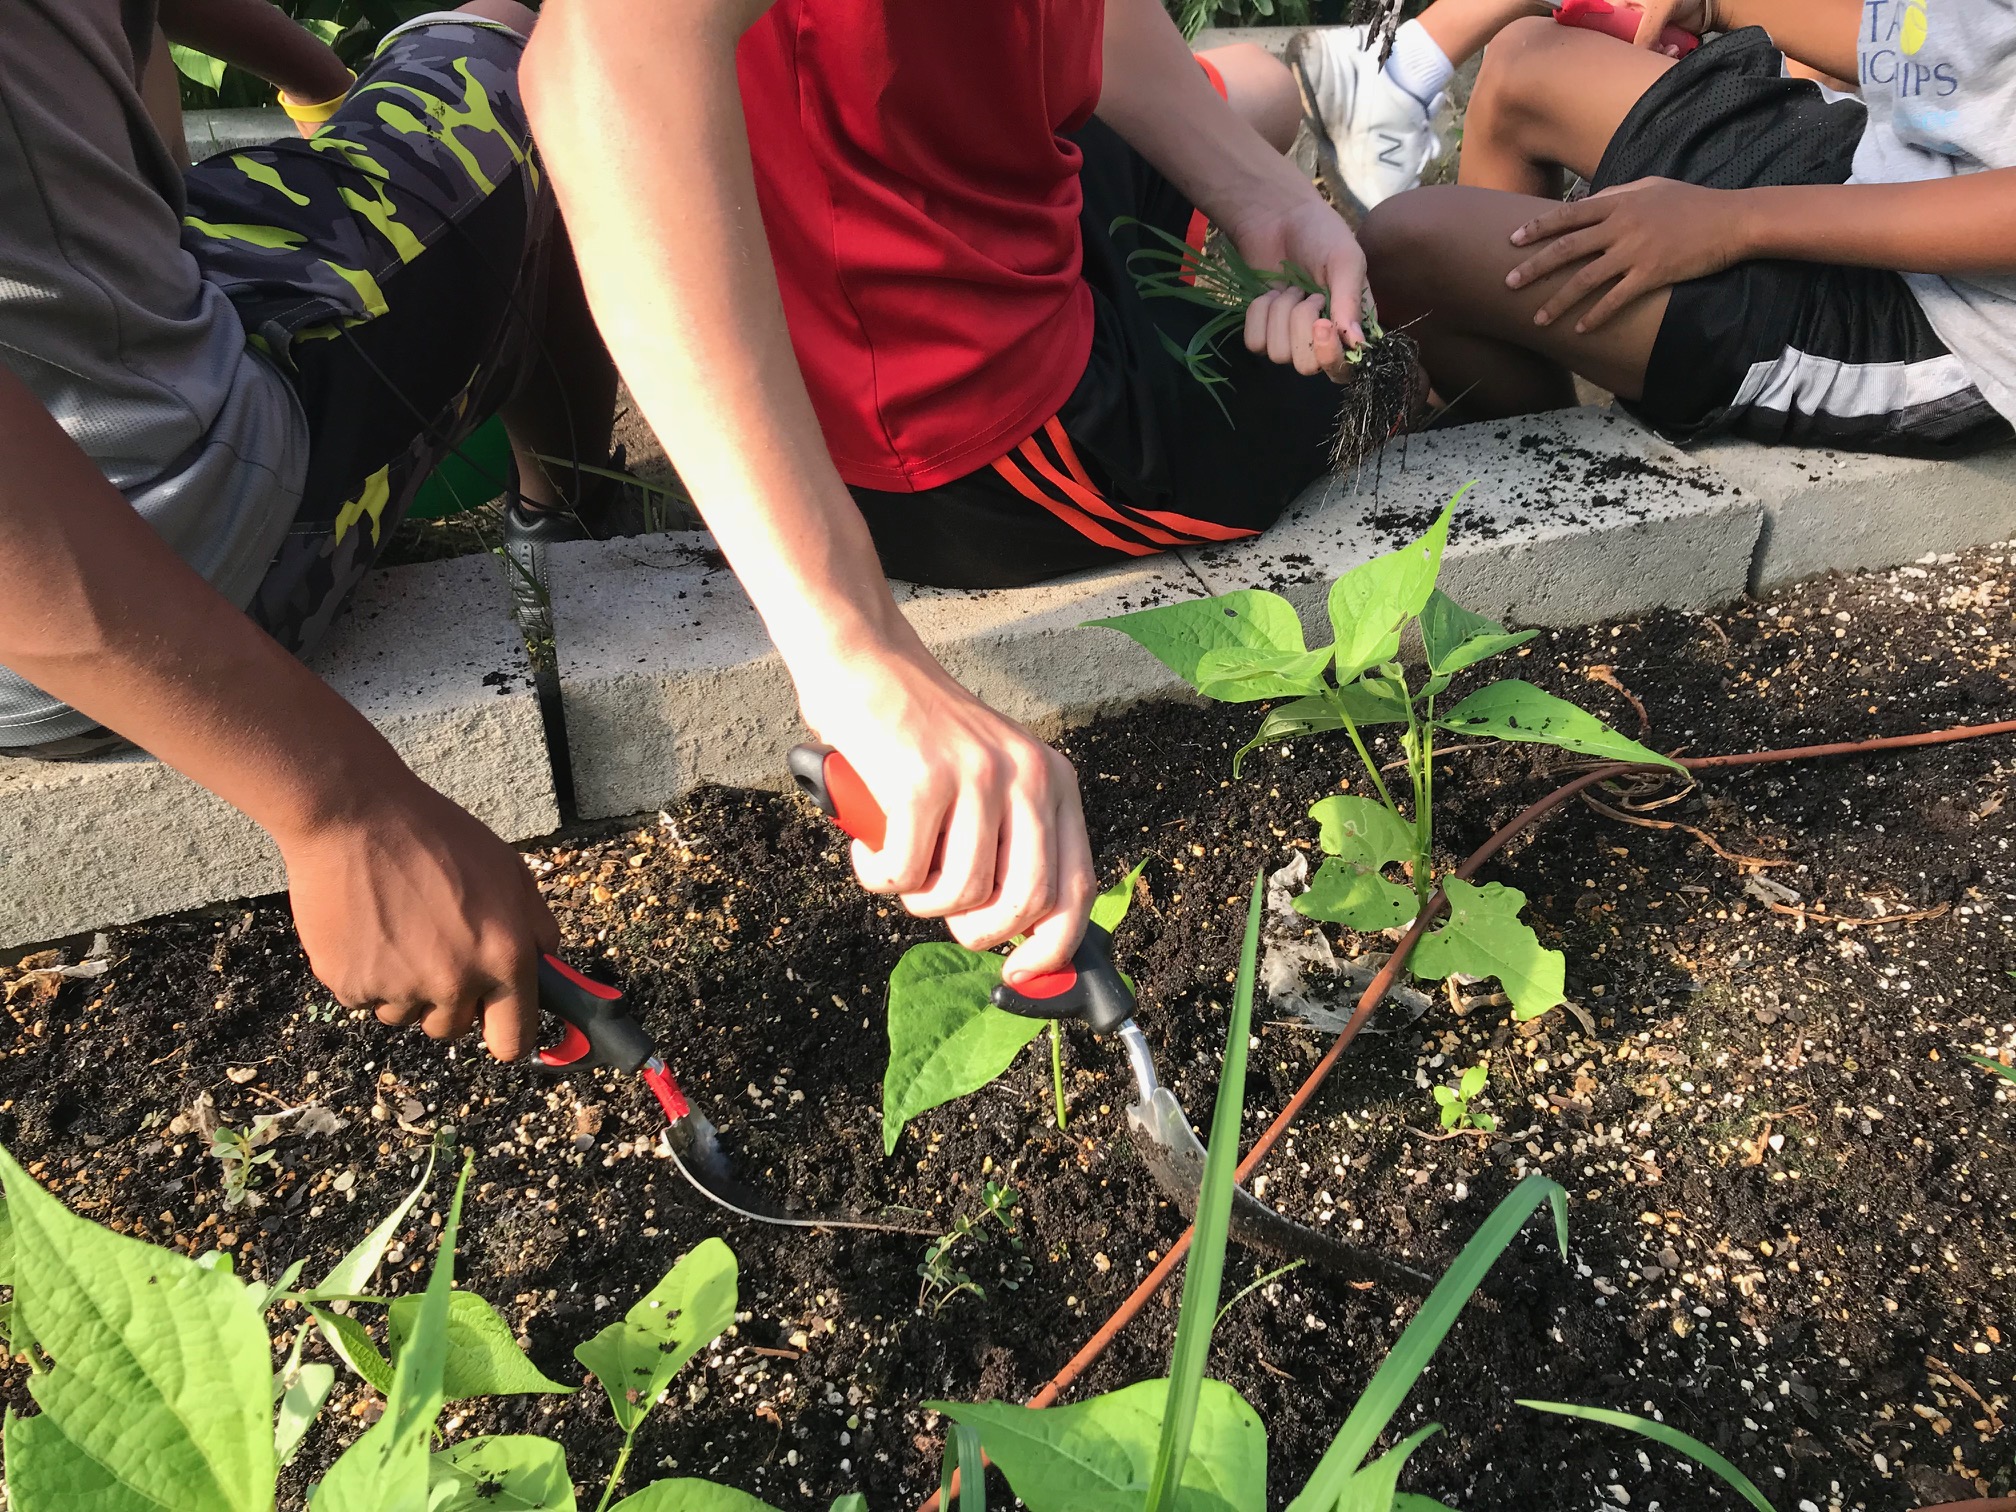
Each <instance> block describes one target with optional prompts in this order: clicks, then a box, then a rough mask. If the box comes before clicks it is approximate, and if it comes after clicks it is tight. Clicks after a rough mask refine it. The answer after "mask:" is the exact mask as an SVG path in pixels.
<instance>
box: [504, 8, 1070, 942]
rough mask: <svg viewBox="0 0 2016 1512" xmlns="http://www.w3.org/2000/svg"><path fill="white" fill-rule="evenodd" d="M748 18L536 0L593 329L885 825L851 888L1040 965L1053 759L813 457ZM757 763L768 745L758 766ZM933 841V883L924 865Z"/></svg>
mask: <svg viewBox="0 0 2016 1512" xmlns="http://www.w3.org/2000/svg"><path fill="white" fill-rule="evenodd" d="M765 9H767V0H678V3H668V0H593V3H586V0H550V3H549V4H548V5H547V6H546V8H545V10H544V12H543V14H542V16H541V18H540V22H539V27H538V29H537V31H535V32H534V33H533V40H532V44H531V46H530V48H529V49H528V51H527V54H526V59H525V64H524V73H523V78H524V81H525V92H526V100H527V105H528V107H529V109H530V112H531V117H532V123H533V127H534V130H535V131H536V132H537V134H538V136H539V141H540V146H541V149H542V151H543V152H544V154H545V157H546V162H547V164H548V167H549V168H550V170H551V172H552V175H553V183H554V188H555V191H556V193H557V194H558V195H559V198H560V203H561V208H562V210H563V211H564V213H565V215H566V218H567V223H568V226H569V229H570V230H571V232H572V236H573V242H574V246H575V248H576V254H577V257H578V259H579V261H580V264H581V273H582V280H583V283H584V285H585V287H586V289H587V292H588V301H589V305H590V307H591V308H592V309H593V311H594V312H595V315H596V318H597V320H598V322H599V323H600V325H601V329H602V332H603V335H604V337H605V338H606V339H607V341H608V343H609V348H610V351H611V353H612V355H614V357H615V359H616V364H617V367H618V368H619V369H620V370H621V371H622V373H623V376H624V379H625V380H626V381H627V382H628V384H629V386H630V391H631V393H632V394H633V395H635V396H636V399H637V403H638V405H639V407H640V408H641V409H642V410H643V412H644V414H645V416H646V418H647V419H649V421H650V422H651V425H652V427H653V429H654V430H656V431H657V433H658V436H659V438H660V439H661V440H662V441H663V442H664V445H665V449H666V452H667V453H668V454H669V456H670V457H671V460H672V462H673V465H674V466H675V467H677V468H678V470H679V475H680V477H681V479H682V480H683V481H684V482H685V484H686V485H687V487H688V488H689V489H690V490H691V492H692V495H693V498H694V500H695V502H696V503H697V504H698V505H699V506H700V510H701V513H702V514H703V515H704V516H705V517H706V520H707V523H708V526H709V527H710V528H711V529H712V530H713V532H714V534H715V537H716V539H718V540H719V541H720V543H721V547H722V550H723V551H724V552H726V554H727V556H728V559H729V561H730V562H732V563H733V564H734V566H735V569H736V573H737V575H738V576H739V577H740V579H741V581H742V584H743V587H744V588H745V589H746V590H747V592H748V594H749V596H750V598H751V599H752V600H753V601H754V603H755V605H756V608H757V610H758V611H759V612H760V613H761V614H762V616H763V620H764V623H765V625H767V626H768V628H769V631H770V635H771V638H772V639H773V640H774V641H775V642H776V644H777V647H778V649H779V651H781V652H782V653H783V656H784V659H785V662H786V664H787V665H788V666H789V668H790V670H791V673H792V676H793V678H794V680H795V682H796V685H797V689H798V697H799V704H800V707H801V709H802V710H803V711H804V714H805V718H806V721H807V723H809V724H810V725H811V726H812V728H813V729H815V730H817V731H818V732H819V733H820V734H821V736H822V737H823V738H824V739H826V740H828V741H829V742H831V743H832V744H833V745H835V746H837V747H838V748H840V749H841V750H842V751H844V752H845V753H846V754H847V756H848V758H849V759H850V760H851V761H852V762H853V764H854V765H855V767H856V768H858V769H859V770H860V772H861V774H862V776H863V777H864V779H865V780H866V781H867V783H868V785H869V787H870V789H871V790H872V791H873V792H874V793H875V795H876V797H877V798H878V800H880V802H881V804H882V807H883V808H884V810H885V811H886V812H887V813H888V815H889V821H890V823H889V833H888V839H887V841H886V842H885V844H884V846H883V849H882V851H881V852H879V853H874V854H871V853H868V852H865V851H862V850H860V849H859V848H858V847H857V848H856V855H855V865H856V869H857V871H858V872H859V873H860V875H861V877H862V880H863V881H864V882H865V883H866V884H867V885H869V886H870V887H873V888H875V889H876V890H878V891H883V892H894V893H898V894H900V895H902V897H903V900H904V902H905V904H906V906H908V907H909V908H910V909H911V910H912V912H915V913H918V914H921V915H924V916H927V917H944V918H947V919H948V920H949V921H950V922H951V924H952V926H953V929H954V932H955V934H957V935H958V936H959V937H960V938H961V939H963V940H965V941H966V943H968V944H969V945H974V946H984V945H989V944H994V943H998V942H999V941H1001V940H1005V939H1007V938H1009V937H1011V936H1012V935H1014V934H1017V933H1022V932H1025V931H1026V932H1028V933H1029V934H1030V939H1029V942H1028V943H1027V944H1025V945H1024V946H1022V947H1021V948H1020V950H1018V952H1017V956H1016V962H1015V965H1016V969H1017V970H1018V971H1034V970H1042V969H1045V968H1047V967H1048V966H1050V965H1052V964H1058V963H1061V962H1062V961H1063V960H1064V959H1065V958H1067V957H1068V956H1069V955H1070V953H1071V951H1072V949H1073V948H1074V947H1075V946H1076V944H1077V940H1078V937H1079V934H1080V932H1081V931H1082V928H1083V924H1084V920H1085V917H1086V912H1087V910H1088V909H1089V907H1090V904H1091V891H1092V883H1091V863H1090V855H1089V849H1088V847H1087V844H1086V841H1085V836H1084V821H1083V819H1082V817H1081V816H1080V813H1079V808H1078V797H1077V790H1076V786H1075V782H1074V781H1073V779H1072V776H1071V773H1070V768H1069V765H1068V763H1065V762H1064V761H1063V758H1061V757H1059V756H1057V755H1056V753H1055V752H1053V751H1050V750H1049V749H1048V748H1046V747H1044V746H1043V745H1041V744H1040V743H1038V742H1037V741H1035V740H1034V739H1032V738H1031V737H1030V736H1029V735H1028V734H1027V732H1025V731H1023V730H1021V729H1020V728H1019V727H1018V726H1016V725H1014V724H1013V723H1011V722H1010V721H1008V720H1006V719H1003V718H1002V717H1001V716H999V715H997V714H995V713H994V712H993V711H992V710H990V709H988V708H986V707H985V706H984V705H982V704H981V703H980V702H979V701H978V700H976V699H974V698H973V697H972V696H971V695H970V694H968V693H967V692H966V691H965V690H964V689H962V688H960V687H959V686H958V684H957V683H955V682H954V681H953V680H952V678H951V677H950V675H949V674H947V673H946V672H945V670H944V669H943V668H942V667H940V666H939V665H938V663H937V662H936V661H935V660H934V659H933V658H932V656H931V654H930V653H929V651H927V650H926V649H925V647H924V645H923V643H922V642H921V641H920V640H919V639H918V638H917V635H916V633H915V631H913V630H912V629H911V627H910V625H909V623H908V622H907V621H906V620H905V619H904V618H903V616H902V615H901V614H900V613H899V612H898V611H897V609H896V605H895V602H894V600H893V599H892V598H891V596H890V593H889V588H888V585H887V583H886V582H885V581H884V579H883V576H882V569H881V565H880V563H879V561H878V560H877V558H876V555H875V549H874V544H873V542H872V541H871V539H870V537H869V534H868V528H867V525H866V523H865V522H864V521H863V520H862V518H861V514H860V511H859V510H858V509H857V508H856V507H855V505H854V501H853V499H852V497H851V496H850V495H849V494H848V492H847V490H846V487H845V485H844V484H843V483H842V482H841V479H840V476H839V474H838V473H837V472H836V471H835V469H834V466H833V463H832V461H831V459H830V458H829V456H828V455H827V451H826V445H825V439H824V437H823V435H822V433H821V431H820V428H819V423H818V421H817V419H816V417H815V416H814V413H813V410H812V403H811V399H810V396H809V395H808V393H807V391H806V388H805V382H804V378H803V376H802V375H801V373H800V372H799V369H798V363H797V359H796V356H795V354H794V353H793V351H792V348H791V341H790V336H789V333H788V331H787V328H786V325H785V319H784V310H783V305H782V302H781V299H780V297H779V294H778V289H777V279H776V273H775V270H774V268H773V266H772V264H771V261H770V257H769V249H768V243H767V240H766V238H765V234H764V230H763V224H762V218H761V215H760V213H759V212H758V209H757V204H756V186H755V177H754V171H753V168H752V166H751V160H750V151H749V138H748V130H747V127H746V125H745V123H744V121H743V117H742V104H741V96H740V91H739V88H738V85H737V81H736V74H735V46H736V42H737V40H738V39H739V38H740V36H741V34H742V32H743V31H744V30H745V29H746V28H747V27H749V26H750V25H751V24H753V23H754V22H755V21H756V19H757V18H758V17H759V16H761V15H762V13H763V12H764V10H765ZM778 757H779V760H780V762H781V760H782V757H783V753H782V752H779V753H778ZM941 832H942V834H943V836H944V855H943V865H942V867H939V868H937V869H935V870H934V868H933V853H934V850H935V849H936V848H937V843H938V840H939V836H940V834H941Z"/></svg>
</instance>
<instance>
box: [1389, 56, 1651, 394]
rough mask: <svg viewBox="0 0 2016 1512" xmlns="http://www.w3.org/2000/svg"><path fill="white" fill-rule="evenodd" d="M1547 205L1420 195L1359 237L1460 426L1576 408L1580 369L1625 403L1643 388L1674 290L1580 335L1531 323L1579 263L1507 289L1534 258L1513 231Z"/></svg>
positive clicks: (1408, 197) (1400, 198)
mask: <svg viewBox="0 0 2016 1512" xmlns="http://www.w3.org/2000/svg"><path fill="white" fill-rule="evenodd" d="M1618 45H1620V46H1621V44H1618ZM1547 203H1548V202H1547V201H1546V200H1544V199H1535V198H1530V197H1527V196H1524V195H1515V194H1507V193H1503V192H1501V191H1498V190H1491V189H1477V188H1466V187H1458V186H1455V185H1443V186H1439V187H1435V188H1428V189H1416V190H1413V191H1411V192H1410V193H1407V194H1402V195H1397V196H1395V197H1394V198H1392V199H1390V200H1388V201H1386V203H1384V204H1383V205H1380V206H1379V207H1378V208H1377V209H1375V210H1374V211H1373V212H1372V214H1371V215H1370V216H1369V217H1368V218H1367V220H1366V222H1365V225H1364V227H1363V228H1362V229H1361V231H1360V232H1359V238H1358V239H1359V241H1360V242H1361V243H1362V244H1363V246H1364V248H1365V255H1366V258H1367V260H1368V261H1369V263H1370V265H1371V281H1372V289H1373V292H1374V294H1375V295H1377V297H1378V300H1379V318H1380V319H1381V321H1383V322H1384V323H1385V324H1386V325H1387V326H1388V327H1389V328H1391V327H1396V326H1404V327H1406V329H1407V330H1408V331H1409V333H1410V334H1412V335H1413V337H1414V338H1415V339H1416V340H1417V341H1419V342H1420V343H1421V362H1422V365H1423V366H1424V367H1426V368H1427V370H1428V376H1429V378H1430V380H1431V381H1432V382H1433V383H1434V385H1435V389H1436V391H1437V392H1438V393H1440V394H1441V395H1442V396H1443V397H1444V398H1445V399H1446V400H1447V401H1448V402H1449V405H1450V408H1451V409H1452V410H1453V411H1454V412H1455V413H1456V415H1457V416H1459V417H1460V418H1463V419H1470V420H1488V419H1494V418H1497V417H1499V416H1502V415H1524V414H1532V413H1534V412H1536V411H1539V410H1547V409H1561V408H1565V407H1567V406H1569V405H1572V404H1573V403H1574V402H1575V387H1574V384H1573V382H1572V381H1571V380H1570V377H1569V375H1570V373H1571V372H1575V373H1581V374H1583V375H1584V376H1585V377H1588V378H1590V379H1592V380H1594V381H1595V382H1597V383H1600V384H1601V385H1602V386H1603V387H1605V388H1607V389H1609V390H1610V391H1611V392H1612V393H1615V394H1618V395H1621V396H1622V397H1624V398H1626V399H1636V398H1638V397H1639V396H1640V395H1642V394H1643V393H1644V391H1645V365H1646V362H1647V360H1648V359H1649V358H1650V357H1651V354H1652V342H1653V340H1654V338H1656V337H1657V336H1658V334H1659V323H1660V321H1661V320H1663V319H1664V318H1665V314H1666V303H1667V291H1666V290H1664V289H1662V290H1660V291H1659V292H1658V293H1656V294H1648V295H1646V296H1645V297H1644V298H1643V299H1640V300H1638V301H1636V302H1635V303H1633V304H1632V305H1630V306H1629V307H1628V308H1626V309H1625V310H1624V311H1623V312H1622V313H1620V314H1619V315H1617V316H1616V317H1614V318H1613V319H1612V320H1611V321H1610V322H1609V323H1608V324H1607V325H1605V326H1603V327H1602V328H1600V329H1599V330H1595V331H1591V332H1589V333H1588V334H1586V335H1577V334H1576V332H1575V323H1574V321H1573V320H1572V319H1569V318H1565V317H1564V318H1563V319H1560V320H1557V321H1555V322H1553V323H1552V324H1551V325H1545V326H1536V325H1534V324H1533V315H1534V312H1535V311H1536V310H1538V309H1539V308H1540V306H1541V305H1543V304H1545V303H1546V301H1547V299H1548V298H1549V297H1550V296H1551V295H1552V294H1553V292H1554V291H1555V290H1556V289H1558V288H1559V287H1560V286H1561V284H1562V283H1563V282H1564V281H1565V280H1566V279H1567V278H1568V277H1569V275H1570V273H1571V272H1572V271H1573V270H1574V268H1575V267H1577V266H1579V264H1570V265H1569V267H1567V268H1563V269H1560V270H1559V271H1557V272H1556V273H1555V274H1554V275H1553V276H1552V277H1549V278H1544V279H1542V280H1540V281H1539V282H1538V283H1533V284H1528V285H1527V286H1526V287H1524V288H1520V289H1509V288H1507V287H1506V286H1505V275H1506V274H1507V273H1509V272H1511V270H1512V269H1513V268H1515V267H1517V266H1518V265H1519V264H1520V263H1521V262H1523V261H1525V259H1526V257H1527V256H1528V255H1529V249H1522V248H1519V247H1515V246H1513V245H1512V232H1513V230H1514V228H1516V227H1518V226H1520V225H1523V224H1524V223H1525V222H1527V221H1529V220H1531V219H1532V218H1533V217H1534V216H1535V215H1537V214H1539V213H1540V212H1541V211H1542V210H1544V209H1546V207H1547ZM1597 297H1598V296H1597V295H1595V294H1592V295H1590V297H1589V298H1588V299H1586V300H1584V301H1583V302H1582V304H1581V305H1580V306H1578V307H1577V308H1578V310H1586V309H1587V308H1588V307H1589V306H1590V305H1592V304H1593V303H1594V302H1595V300H1596V299H1597Z"/></svg>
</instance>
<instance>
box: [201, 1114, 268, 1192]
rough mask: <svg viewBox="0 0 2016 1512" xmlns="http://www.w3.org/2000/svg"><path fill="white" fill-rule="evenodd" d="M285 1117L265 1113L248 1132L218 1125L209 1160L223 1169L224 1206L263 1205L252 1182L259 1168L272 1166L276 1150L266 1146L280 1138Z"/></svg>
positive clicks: (211, 1137) (256, 1119)
mask: <svg viewBox="0 0 2016 1512" xmlns="http://www.w3.org/2000/svg"><path fill="white" fill-rule="evenodd" d="M283 1116H284V1115H282V1114H278V1113H262V1114H260V1115H259V1116H258V1117H257V1118H255V1119H253V1120H252V1124H251V1127H250V1128H246V1129H234V1128H232V1127H231V1126H230V1125H229V1124H219V1125H218V1126H217V1130H216V1132H215V1133H213V1134H212V1135H211V1136H210V1157H211V1159H213V1160H215V1161H216V1162H217V1164H218V1166H219V1167H221V1176H222V1180H223V1183H224V1206H225V1207H227V1208H238V1207H243V1208H257V1207H258V1206H259V1205H260V1202H261V1201H262V1200H263V1199H261V1198H260V1196H259V1194H258V1193H257V1192H255V1191H253V1190H252V1187H253V1183H254V1181H255V1180H256V1178H257V1176H258V1173H259V1167H261V1166H263V1165H271V1164H272V1163H273V1151H271V1150H270V1149H267V1148H266V1146H268V1145H270V1144H272V1143H273V1141H274V1140H276V1139H278V1138H279V1137H280V1120H281V1118H282V1117H283Z"/></svg>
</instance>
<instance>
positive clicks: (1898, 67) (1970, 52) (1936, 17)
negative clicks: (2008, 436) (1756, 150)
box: [1848, 0, 2016, 421]
mask: <svg viewBox="0 0 2016 1512" xmlns="http://www.w3.org/2000/svg"><path fill="white" fill-rule="evenodd" d="M1860 61H1861V70H1862V99H1863V101H1864V103H1866V104H1867V106H1868V107H1869V124H1868V126H1867V127H1866V128H1864V130H1863V133H1862V141H1861V145H1860V146H1858V147H1857V148H1856V150H1855V171H1854V173H1853V174H1852V175H1851V176H1850V178H1849V180H1848V181H1849V182H1850V183H1851V184H1908V183H1916V182H1919V181H1921V180H1925V179H1940V178H1951V177H1953V176H1955V175H1958V174H1963V173H1982V172H1985V171H1986V170H1988V169H1991V168H2016V0H1864V4H1863V6H1862V32H1861V41H1860ZM1904 279H1905V282H1906V283H1908V284H1909V285H1910V287H1911V292H1912V294H1914V295H1915V296H1916V297H1917V300H1918V304H1919V306H1920V307H1921V308H1922V309H1923V310H1924V311H1925V317H1926V319H1928V320H1930V321H1931V322H1932V329H1933V330H1935V331H1937V332H1938V333H1939V338H1940V340H1942V341H1944V342H1945V343H1946V345H1947V346H1949V347H1951V348H1952V350H1953V355H1954V356H1956V357H1958V358H1959V359H1960V362H1961V364H1962V366H1964V367H1965V368H1966V369H1967V373H1968V376H1969V377H1971V378H1972V379H1973V380H1974V383H1975V385H1976V387H1978V388H1979V389H1980V390H1981V393H1982V395H1983V397H1984V398H1986V399H1987V400H1988V402H1989V403H1990V404H1992V405H1994V406H1995V408H1996V409H1998V410H2000V411H2001V412H2002V414H2004V415H2005V416H2007V417H2008V418H2009V419H2010V420H2012V421H2016V274H2007V273H1996V274H1970V275H1966V276H1961V275H1951V276H1947V277H1940V276H1939V275H1937V274H1932V273H1906V274H1905V275H1904Z"/></svg>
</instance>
